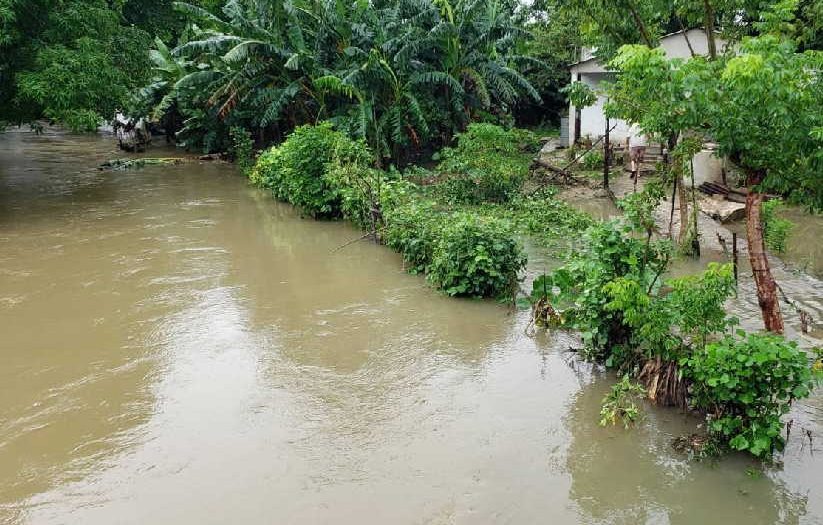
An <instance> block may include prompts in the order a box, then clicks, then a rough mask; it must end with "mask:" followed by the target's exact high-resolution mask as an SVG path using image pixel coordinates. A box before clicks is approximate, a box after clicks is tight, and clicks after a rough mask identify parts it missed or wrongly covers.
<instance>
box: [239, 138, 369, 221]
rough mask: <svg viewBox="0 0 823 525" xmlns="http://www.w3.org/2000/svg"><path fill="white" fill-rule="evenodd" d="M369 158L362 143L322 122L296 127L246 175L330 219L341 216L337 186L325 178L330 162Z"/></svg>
mask: <svg viewBox="0 0 823 525" xmlns="http://www.w3.org/2000/svg"><path fill="white" fill-rule="evenodd" d="M369 158H370V152H369V150H368V148H367V147H366V145H365V143H363V142H358V141H354V140H351V139H350V138H348V136H347V135H346V134H344V133H341V132H339V131H335V130H334V128H333V127H332V124H331V123H328V122H325V123H321V124H319V125H317V126H301V127H298V128H297V129H295V130H294V132H293V133H292V134H291V135H289V137H288V138H287V139H286V141H285V142H283V143H282V144H280V145H279V146H276V147H273V148H271V149H269V150H268V151H266V152H264V153H263V154H262V155H261V156H260V158H259V159H258V161H257V164H256V165H255V167H254V169H252V171H251V173H250V175H249V178H250V179H251V181H252V182H254V183H257V184H259V185H261V186H263V187H265V188H269V189H271V191H272V193H273V194H274V196H275V197H276V198H278V199H280V200H283V201H286V202H289V203H291V204H294V205H295V206H297V207H298V208H299V209H300V210H301V211H303V212H304V213H306V214H308V215H310V216H312V217H315V218H332V217H338V216H340V215H341V196H340V191H339V188H338V187H337V186H336V185H335V184H334V183H333V181H331V180H330V179H329V178H328V177H327V175H328V174H329V173H330V172H331V169H332V162H336V163H341V162H342V163H347V162H362V161H363V160H364V159H369Z"/></svg>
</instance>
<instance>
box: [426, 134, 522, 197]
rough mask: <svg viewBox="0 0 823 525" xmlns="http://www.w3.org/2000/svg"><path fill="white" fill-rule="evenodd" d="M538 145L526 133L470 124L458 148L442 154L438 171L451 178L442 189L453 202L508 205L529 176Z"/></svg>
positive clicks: (443, 151) (458, 138)
mask: <svg viewBox="0 0 823 525" xmlns="http://www.w3.org/2000/svg"><path fill="white" fill-rule="evenodd" d="M536 145H537V141H536V140H535V138H534V136H533V134H532V133H531V132H529V131H526V130H521V129H511V130H506V129H504V128H501V127H500V126H495V125H493V124H477V123H475V124H470V125H469V127H468V129H467V130H466V131H465V132H464V133H461V134H459V135H457V146H456V147H453V148H444V149H443V150H442V151H441V152H440V156H439V158H440V165H439V166H438V169H439V170H440V171H441V172H443V173H445V174H448V175H449V176H448V178H447V179H446V180H445V182H443V183H441V186H440V189H441V191H442V192H443V194H444V196H445V197H446V198H447V199H448V200H449V201H451V202H459V203H469V204H477V203H481V202H506V201H508V200H509V199H510V198H512V197H513V196H514V195H515V194H517V192H518V191H519V190H520V187H521V186H522V185H523V181H524V180H525V179H526V177H527V176H528V174H529V166H530V165H531V162H532V153H533V152H534V151H535V149H534V148H535V146H536Z"/></svg>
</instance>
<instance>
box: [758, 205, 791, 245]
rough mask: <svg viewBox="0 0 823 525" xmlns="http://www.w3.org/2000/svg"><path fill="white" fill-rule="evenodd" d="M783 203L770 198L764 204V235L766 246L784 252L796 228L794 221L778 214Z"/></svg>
mask: <svg viewBox="0 0 823 525" xmlns="http://www.w3.org/2000/svg"><path fill="white" fill-rule="evenodd" d="M781 206H782V203H781V202H780V201H779V200H769V201H766V202H765V203H764V204H763V215H762V217H763V237H764V238H765V240H766V246H768V247H769V248H770V249H772V250H774V251H776V252H777V253H783V252H785V251H786V241H787V240H788V238H789V235H790V234H791V232H792V229H793V228H794V223H793V222H792V221H790V220H788V219H783V218H781V217H778V216H777V212H778V211H779V210H780V208H781Z"/></svg>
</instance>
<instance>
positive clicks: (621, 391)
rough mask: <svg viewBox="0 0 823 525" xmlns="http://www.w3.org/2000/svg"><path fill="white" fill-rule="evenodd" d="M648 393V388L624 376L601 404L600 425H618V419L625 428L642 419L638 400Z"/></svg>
mask: <svg viewBox="0 0 823 525" xmlns="http://www.w3.org/2000/svg"><path fill="white" fill-rule="evenodd" d="M645 395H646V388H645V387H644V386H643V385H641V384H638V383H635V382H633V381H632V380H631V378H630V377H629V376H628V375H625V376H623V379H621V380H620V382H618V383H617V384H615V385H614V386H612V389H611V391H609V393H608V394H606V397H604V398H603V401H602V403H601V406H600V426H601V427H605V426H607V425H612V426H614V425H616V424H617V423H618V421H620V422H622V423H623V426H624V427H625V428H629V427H630V426H631V425H632V424H634V423H636V422H637V420H639V419H640V416H641V415H642V412H641V411H640V407H639V406H638V402H639V401H640V399H642V398H643V397H644V396H645Z"/></svg>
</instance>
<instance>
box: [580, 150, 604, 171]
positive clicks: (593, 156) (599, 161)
mask: <svg viewBox="0 0 823 525" xmlns="http://www.w3.org/2000/svg"><path fill="white" fill-rule="evenodd" d="M603 162H604V160H603V152H602V151H594V150H592V151H590V152H588V153H586V154H585V155H583V158H582V159H580V165H581V166H582V167H583V169H584V170H586V171H594V170H600V169H603Z"/></svg>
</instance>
